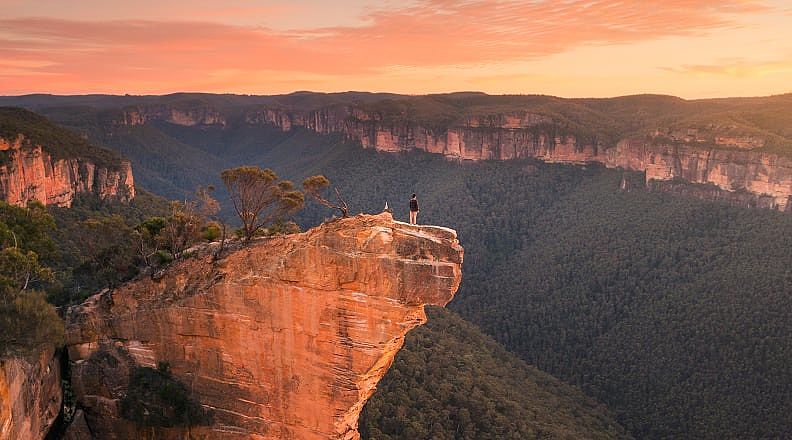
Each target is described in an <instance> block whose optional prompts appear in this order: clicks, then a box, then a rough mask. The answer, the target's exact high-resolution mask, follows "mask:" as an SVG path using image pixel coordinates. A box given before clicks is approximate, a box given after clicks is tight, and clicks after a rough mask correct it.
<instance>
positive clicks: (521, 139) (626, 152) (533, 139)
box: [248, 106, 792, 210]
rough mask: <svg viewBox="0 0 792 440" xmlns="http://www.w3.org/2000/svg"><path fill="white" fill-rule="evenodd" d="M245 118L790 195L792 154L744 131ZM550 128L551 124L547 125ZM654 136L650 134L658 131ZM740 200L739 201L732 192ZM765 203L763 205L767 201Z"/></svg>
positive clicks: (503, 118)
mask: <svg viewBox="0 0 792 440" xmlns="http://www.w3.org/2000/svg"><path fill="white" fill-rule="evenodd" d="M248 122H251V123H268V124H274V125H277V126H279V127H281V129H283V130H285V131H288V130H291V129H293V127H304V128H307V129H310V130H313V131H316V132H318V133H321V134H330V133H342V134H344V135H345V136H346V137H347V138H349V139H352V140H354V141H357V142H359V143H360V144H361V145H362V146H363V147H364V148H374V149H377V150H379V151H386V152H399V151H408V150H413V149H416V150H424V151H427V152H430V153H436V154H442V155H444V156H445V157H448V158H451V159H461V160H473V161H476V160H488V159H495V160H509V159H515V158H529V157H530V158H536V159H539V160H542V161H545V162H554V163H572V164H583V163H601V164H604V165H605V166H607V167H610V168H616V167H620V168H624V169H628V170H633V171H643V172H645V173H646V180H647V183H648V182H651V181H671V180H675V179H677V180H684V181H687V182H690V183H702V184H713V185H715V186H717V187H718V188H720V189H721V190H723V191H725V193H722V194H720V196H719V197H725V196H727V195H728V193H730V192H735V191H737V190H744V191H747V192H748V193H749V194H752V195H753V197H751V198H750V199H751V200H752V201H751V204H753V203H754V202H756V203H758V205H760V206H767V207H771V208H775V209H780V210H786V209H787V206H788V205H789V198H790V196H792V159H789V158H787V157H784V156H779V155H776V154H772V153H764V152H759V151H746V150H750V149H752V148H759V147H761V146H763V145H764V140H763V139H759V138H756V137H746V136H742V137H739V136H718V137H715V138H714V141H713V142H714V145H717V146H722V147H729V148H739V149H741V150H742V151H736V150H730V149H724V148H714V147H712V146H707V145H705V144H702V142H703V141H704V140H703V139H702V138H700V135H701V134H700V133H699V131H698V130H695V129H687V130H683V131H680V132H679V133H677V132H672V133H670V134H665V133H663V134H664V135H666V136H667V137H669V138H670V139H672V140H678V141H679V142H683V141H684V142H683V143H682V144H680V145H673V144H663V143H662V142H658V141H654V142H652V141H650V140H648V139H634V138H626V139H623V140H621V141H619V142H618V143H617V144H616V145H601V144H600V143H594V142H584V141H580V140H579V139H577V138H576V137H575V136H573V135H570V134H563V130H558V129H557V128H558V127H556V125H555V124H554V121H553V120H552V119H551V118H549V117H547V116H542V115H537V114H533V113H529V112H526V113H522V114H520V113H510V114H494V115H479V116H468V117H466V118H464V119H463V120H461V121H458V122H457V123H451V124H450V125H448V126H446V127H444V128H427V127H425V126H424V125H422V124H421V123H419V122H415V121H412V120H410V119H409V117H405V118H403V119H402V120H399V119H398V118H397V119H395V120H387V121H384V120H383V118H382V117H381V116H380V115H379V114H376V113H373V114H368V113H366V112H364V111H362V110H360V109H357V108H354V107H352V106H335V107H328V108H321V109H318V110H314V111H310V112H290V111H286V110H283V109H266V110H263V111H259V112H256V113H252V114H251V115H249V116H248ZM553 127H555V128H553ZM660 134H661V133H659V132H658V133H656V135H657V136H659V135H660ZM735 196H736V198H737V199H739V200H743V199H745V197H744V196H743V195H741V194H735ZM768 198H769V199H770V200H772V202H770V203H768V202H767V199H768Z"/></svg>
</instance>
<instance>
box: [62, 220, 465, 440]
mask: <svg viewBox="0 0 792 440" xmlns="http://www.w3.org/2000/svg"><path fill="white" fill-rule="evenodd" d="M462 255H463V250H462V248H461V247H460V246H459V243H458V241H457V239H456V234H455V233H454V232H453V231H451V230H449V229H444V228H438V227H432V226H410V225H406V224H403V223H399V222H394V221H393V219H392V217H391V216H390V214H381V215H377V216H369V215H359V216H356V217H352V218H349V219H342V220H337V221H334V222H330V223H326V224H323V225H322V226H320V227H317V228H314V229H312V230H309V231H307V232H305V233H301V234H296V235H290V236H282V237H276V238H271V239H263V240H260V241H256V242H254V243H253V244H251V245H250V246H246V247H242V248H241V249H238V250H236V251H233V252H231V253H230V254H229V255H228V256H227V257H225V258H223V259H222V260H219V261H217V262H213V261H212V257H211V255H202V254H199V255H197V256H195V257H193V258H189V259H187V260H184V261H181V262H178V263H175V264H173V265H172V266H170V267H169V268H168V269H167V271H166V273H165V274H164V275H163V276H162V277H156V278H157V279H153V278H150V277H148V278H141V279H138V280H137V281H133V282H130V283H128V284H125V285H124V286H122V287H120V288H118V289H115V290H112V291H106V292H103V293H100V294H98V295H95V296H93V297H91V298H89V299H88V300H87V301H86V302H85V303H84V304H82V305H79V306H74V307H72V308H70V309H69V310H68V311H67V313H66V322H67V330H66V334H67V346H68V352H69V358H70V362H71V369H72V385H73V388H74V391H75V394H76V397H77V402H78V405H79V406H80V407H81V408H82V409H83V411H84V414H85V421H86V422H87V425H88V427H89V428H90V431H91V432H92V433H93V435H94V436H95V438H102V439H112V438H119V439H120V438H135V437H136V436H140V435H142V434H141V433H145V434H146V435H152V436H154V435H155V436H156V438H174V439H175V438H184V436H185V435H186V434H185V433H189V435H191V436H192V437H193V438H202V436H204V437H206V438H213V439H218V438H219V439H243V438H244V439H247V438H251V439H287V438H288V439H292V438H295V439H296V438H299V439H325V438H338V439H356V438H358V437H359V435H358V433H357V420H358V415H359V413H360V410H361V409H362V407H363V405H364V403H365V402H366V400H367V399H368V397H369V396H370V395H371V394H372V393H373V392H374V389H375V386H376V384H377V382H378V381H379V379H380V378H381V377H382V376H383V375H384V374H385V371H386V370H387V369H388V367H389V366H390V364H391V362H392V361H393V358H394V356H395V354H396V352H397V351H398V350H399V348H400V347H401V346H402V344H403V341H404V336H405V334H406V333H407V332H408V331H409V330H410V329H412V328H413V327H415V326H417V325H420V324H421V323H423V322H425V319H426V317H425V314H424V310H423V308H424V305H425V304H436V305H445V304H446V303H447V302H448V301H450V300H451V298H452V297H453V295H454V293H455V291H456V290H457V288H458V286H459V283H460V279H461V264H462ZM164 363H167V365H168V366H169V367H168V368H167V369H165V368H162V367H164V365H166V364H164ZM157 366H160V367H161V368H160V373H154V372H155V371H156V370H155V368H157ZM166 370H167V371H168V373H167V374H168V375H172V380H173V384H171V388H169V389H177V390H178V389H185V390H188V394H189V399H191V401H193V402H195V403H196V404H197V408H198V409H193V410H191V411H192V413H194V414H197V415H196V416H195V417H193V418H192V419H190V420H191V421H190V422H188V423H187V424H188V425H190V426H178V425H179V424H178V423H171V422H172V421H173V420H172V419H173V417H171V420H170V421H169V420H167V417H165V419H158V420H151V419H150V417H149V420H147V421H146V420H144V421H143V422H141V420H139V417H138V418H137V420H136V415H138V416H139V413H135V411H134V410H130V402H129V401H125V400H124V396H127V395H129V394H134V393H138V395H140V389H141V386H142V385H141V383H142V384H143V385H145V383H147V382H146V381H142V382H141V380H140V379H141V377H160V376H164V375H165V373H163V372H164V371H166ZM146 372H147V373H146ZM142 373H146V374H148V375H149V376H145V374H142ZM157 375H159V376H157ZM158 380H159V379H158ZM168 380H170V379H168ZM144 388H145V387H144ZM133 389H134V390H133ZM133 391H134V392H133ZM156 394H157V391H156V390H153V391H151V392H150V393H145V392H143V393H142V395H144V396H151V395H156ZM143 400H144V401H143V402H140V403H136V402H132V404H133V405H144V406H145V405H147V403H146V402H145V398H144V399H143ZM185 405H186V406H183V407H184V408H191V406H190V405H189V404H185ZM152 408H157V406H156V404H155V403H151V405H150V406H148V407H147V409H146V410H145V411H144V412H145V414H148V415H149V416H150V415H151V413H152V412H155V409H152ZM160 409H161V408H160ZM188 412H189V411H188ZM165 413H167V414H169V415H170V416H174V415H178V411H176V413H173V412H168V411H165ZM182 413H184V411H182ZM144 418H145V417H144ZM177 419H178V418H177ZM178 420H183V418H182V419H178Z"/></svg>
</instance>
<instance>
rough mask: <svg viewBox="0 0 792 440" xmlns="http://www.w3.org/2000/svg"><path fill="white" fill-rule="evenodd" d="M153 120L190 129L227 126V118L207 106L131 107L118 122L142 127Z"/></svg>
mask: <svg viewBox="0 0 792 440" xmlns="http://www.w3.org/2000/svg"><path fill="white" fill-rule="evenodd" d="M152 120H160V121H167V122H170V123H171V124H176V125H184V126H190V127H191V126H195V125H221V126H225V125H226V118H225V116H223V115H222V114H220V112H218V111H217V110H215V109H213V108H211V107H206V106H197V107H187V108H183V109H176V108H172V107H169V106H165V105H154V106H143V107H131V108H127V109H125V110H124V116H123V118H122V120H120V121H118V122H120V123H121V124H123V125H141V124H145V123H146V122H148V121H152Z"/></svg>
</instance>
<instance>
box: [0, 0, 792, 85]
mask: <svg viewBox="0 0 792 440" xmlns="http://www.w3.org/2000/svg"><path fill="white" fill-rule="evenodd" d="M298 90H312V91H322V92H335V91H347V90H364V91H382V92H394V93H405V94H425V93H443V92H452V91H461V90H477V91H483V92H487V93H492V94H549V95H556V96H564V97H607V96H619V95H628V94H637V93H662V94H670V95H676V96H681V97H684V98H709V97H726V96H764V95H771V94H780V93H788V92H792V0H662V1H658V0H654V1H649V0H647V1H642V0H633V1H628V0H610V1H606V0H462V1H450V0H402V1H392V0H380V1H368V0H333V1H326V0H324V1H314V0H290V1H284V0H272V1H262V0H259V1H252V0H224V1H217V0H189V1H187V0H136V1H125V2H118V1H108V0H0V94H2V95H18V94H26V93H56V94H85V93H113V94H125V93H129V94H164V93H172V92H213V93H241V94H279V93H289V92H292V91H298Z"/></svg>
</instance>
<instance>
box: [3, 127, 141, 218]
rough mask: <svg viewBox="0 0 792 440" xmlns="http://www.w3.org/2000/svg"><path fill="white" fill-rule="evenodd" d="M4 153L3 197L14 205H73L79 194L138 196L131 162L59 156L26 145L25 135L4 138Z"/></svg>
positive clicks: (37, 146)
mask: <svg viewBox="0 0 792 440" xmlns="http://www.w3.org/2000/svg"><path fill="white" fill-rule="evenodd" d="M0 154H1V155H2V160H1V161H0V200H4V201H6V202H8V203H10V204H14V205H19V206H24V205H26V204H27V203H28V202H30V201H33V200H36V201H39V202H41V203H43V204H45V205H56V206H61V207H69V206H71V204H72V202H73V201H74V198H75V197H77V195H78V194H94V195H96V196H98V197H99V198H100V199H102V200H107V199H114V200H120V201H129V200H131V199H132V198H134V197H135V186H134V178H133V176H132V166H131V165H130V163H129V162H128V161H121V162H120V163H119V164H118V165H117V166H116V167H114V168H107V167H101V166H97V165H96V164H94V163H93V162H92V161H91V160H90V159H87V158H71V159H55V158H53V157H52V156H51V155H50V154H49V153H47V152H46V151H45V149H44V148H43V147H42V146H40V145H32V146H28V145H26V143H25V141H24V137H22V136H19V137H18V138H17V139H14V140H8V139H0Z"/></svg>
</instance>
